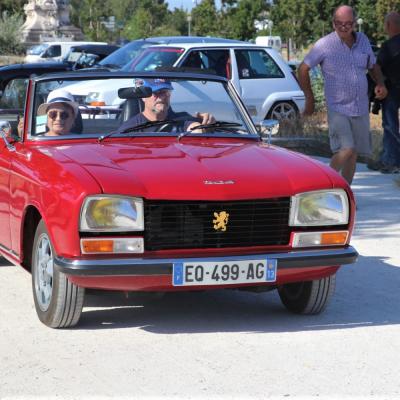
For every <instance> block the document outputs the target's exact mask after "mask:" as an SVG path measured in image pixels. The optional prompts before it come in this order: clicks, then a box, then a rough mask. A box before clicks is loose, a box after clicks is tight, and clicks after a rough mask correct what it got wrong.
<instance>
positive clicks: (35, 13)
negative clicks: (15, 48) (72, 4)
mask: <svg viewBox="0 0 400 400" xmlns="http://www.w3.org/2000/svg"><path fill="white" fill-rule="evenodd" d="M24 10H25V14H26V17H27V18H26V21H25V23H24V25H23V27H22V42H23V43H24V44H25V45H26V46H30V45H33V44H38V43H41V42H44V41H51V40H71V41H72V40H83V39H84V37H83V34H82V31H81V30H80V29H78V28H76V27H75V26H73V25H72V24H71V22H70V20H69V0H29V2H28V4H25V6H24Z"/></svg>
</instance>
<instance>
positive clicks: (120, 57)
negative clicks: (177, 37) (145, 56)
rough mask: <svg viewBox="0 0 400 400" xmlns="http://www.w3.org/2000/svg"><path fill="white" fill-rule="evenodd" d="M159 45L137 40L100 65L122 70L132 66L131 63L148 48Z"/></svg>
mask: <svg viewBox="0 0 400 400" xmlns="http://www.w3.org/2000/svg"><path fill="white" fill-rule="evenodd" d="M154 44H157V43H152V42H146V41H144V40H137V41H133V42H130V43H128V44H126V45H125V46H123V47H121V48H120V49H118V50H116V51H114V52H112V53H111V54H110V55H108V56H107V57H105V58H104V59H103V60H101V61H100V62H99V64H100V65H115V66H118V67H119V68H122V67H123V66H125V65H127V64H128V65H130V63H131V61H132V60H133V59H135V58H136V57H138V56H139V55H140V54H141V53H142V52H143V51H144V50H145V49H146V48H147V47H149V46H152V45H154Z"/></svg>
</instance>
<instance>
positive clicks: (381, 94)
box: [368, 64, 388, 100]
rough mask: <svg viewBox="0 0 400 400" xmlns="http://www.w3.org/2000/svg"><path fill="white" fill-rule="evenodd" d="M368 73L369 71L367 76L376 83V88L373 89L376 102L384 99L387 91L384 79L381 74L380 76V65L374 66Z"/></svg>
mask: <svg viewBox="0 0 400 400" xmlns="http://www.w3.org/2000/svg"><path fill="white" fill-rule="evenodd" d="M368 71H369V75H370V76H371V78H372V79H373V80H374V81H375V83H376V86H375V89H374V91H375V97H376V98H377V99H378V100H382V99H384V98H385V97H386V96H387V94H388V91H387V89H386V86H385V82H384V78H383V74H382V70H381V67H380V65H379V64H374V65H373V67H372V68H371V69H369V70H368Z"/></svg>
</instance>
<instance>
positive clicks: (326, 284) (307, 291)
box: [278, 274, 336, 315]
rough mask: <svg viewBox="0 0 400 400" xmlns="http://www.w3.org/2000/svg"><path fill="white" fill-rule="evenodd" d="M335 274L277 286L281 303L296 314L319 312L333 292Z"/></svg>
mask: <svg viewBox="0 0 400 400" xmlns="http://www.w3.org/2000/svg"><path fill="white" fill-rule="evenodd" d="M335 285H336V275H335V274H334V275H331V276H328V277H326V278H323V279H319V280H314V281H307V282H298V283H288V284H286V285H282V286H279V287H278V293H279V297H280V298H281V301H282V303H283V305H284V306H285V307H286V308H287V309H288V310H289V311H291V312H293V313H296V314H304V315H313V314H319V313H321V312H322V311H323V310H324V309H325V307H326V306H327V304H328V302H329V300H330V298H331V297H332V295H333V293H334V292H335Z"/></svg>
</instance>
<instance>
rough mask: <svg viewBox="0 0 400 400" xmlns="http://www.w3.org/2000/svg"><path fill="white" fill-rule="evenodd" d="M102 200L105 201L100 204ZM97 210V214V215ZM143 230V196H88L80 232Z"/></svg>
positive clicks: (82, 211)
mask: <svg viewBox="0 0 400 400" xmlns="http://www.w3.org/2000/svg"><path fill="white" fill-rule="evenodd" d="M100 202H103V204H100ZM96 207H97V209H96ZM96 211H97V215H95V214H96ZM106 218H108V220H107V221H105V219H106ZM102 220H103V221H102ZM143 230H144V210H143V199H142V198H139V197H131V196H120V195H107V194H105V195H94V196H88V197H87V198H86V199H85V200H84V202H83V204H82V208H81V215H80V221H79V231H80V232H132V231H143Z"/></svg>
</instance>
